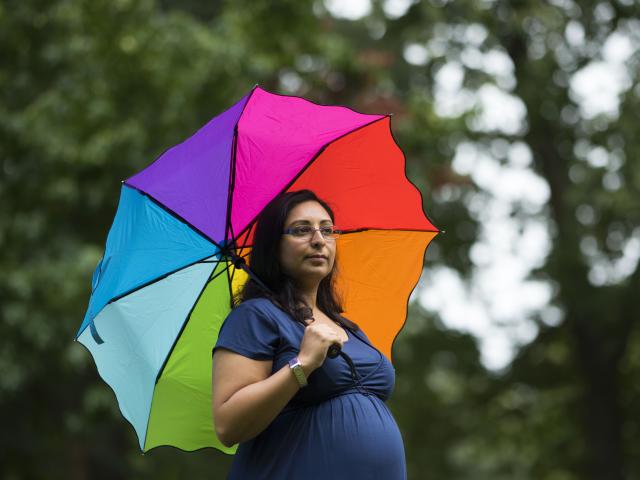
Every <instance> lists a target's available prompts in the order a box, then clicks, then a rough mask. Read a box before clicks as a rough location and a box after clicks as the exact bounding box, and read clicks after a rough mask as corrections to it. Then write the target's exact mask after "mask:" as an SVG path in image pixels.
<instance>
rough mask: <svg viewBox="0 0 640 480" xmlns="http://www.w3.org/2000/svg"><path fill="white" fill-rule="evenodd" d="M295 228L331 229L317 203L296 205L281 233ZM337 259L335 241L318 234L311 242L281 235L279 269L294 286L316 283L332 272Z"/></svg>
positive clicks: (329, 219) (314, 235) (309, 239)
mask: <svg viewBox="0 0 640 480" xmlns="http://www.w3.org/2000/svg"><path fill="white" fill-rule="evenodd" d="M298 225H309V226H311V227H313V228H319V227H321V226H326V225H333V222H332V221H331V217H330V216H329V213H328V212H327V211H326V210H325V209H324V208H323V207H322V205H320V204H319V203H318V202H316V201H313V200H309V201H306V202H302V203H299V204H298V205H296V206H295V207H294V208H293V209H292V210H291V211H290V212H289V215H288V216H287V219H286V220H285V222H284V229H285V230H286V229H287V228H291V227H295V226H298ZM335 258H336V240H335V239H331V238H324V237H323V236H322V234H321V233H320V232H319V231H315V232H313V236H312V237H311V238H296V237H294V236H293V235H282V239H281V240H280V265H281V266H282V270H283V271H284V273H285V274H286V275H288V276H289V277H291V278H292V279H293V280H294V281H295V282H296V283H303V284H305V283H313V282H316V283H319V282H320V280H322V279H323V278H324V277H326V276H327V275H328V274H329V272H331V269H332V268H333V262H334V261H335Z"/></svg>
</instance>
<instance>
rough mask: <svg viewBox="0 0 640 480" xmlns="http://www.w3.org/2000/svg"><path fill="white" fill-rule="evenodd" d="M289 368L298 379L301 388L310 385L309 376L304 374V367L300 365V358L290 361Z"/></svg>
mask: <svg viewBox="0 0 640 480" xmlns="http://www.w3.org/2000/svg"><path fill="white" fill-rule="evenodd" d="M289 368H290V369H291V371H292V372H293V375H294V376H295V377H296V380H297V381H298V385H300V387H306V386H307V385H308V382H307V376H306V375H305V374H304V370H302V365H300V361H299V360H298V357H293V358H292V359H291V360H289Z"/></svg>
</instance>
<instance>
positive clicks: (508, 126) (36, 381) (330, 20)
mask: <svg viewBox="0 0 640 480" xmlns="http://www.w3.org/2000/svg"><path fill="white" fill-rule="evenodd" d="M638 13H639V8H638V4H637V2H635V0H610V1H606V0H605V1H588V0H581V1H575V0H546V1H534V0H517V1H515V0H514V1H504V0H474V1H472V0H466V1H464V0H462V1H459V0H449V1H448V0H421V1H420V0H348V1H347V0H343V1H340V0H324V1H322V0H277V1H275V0H274V1H267V0H252V1H248V0H235V1H230V0H229V1H212V0H210V1H198V0H182V1H178V0H141V1H134V0H110V1H104V0H47V1H44V0H43V1H38V0H30V1H24V0H21V1H18V0H6V1H4V2H2V3H1V4H0V65H1V69H0V92H1V93H0V95H1V96H2V101H1V102H0V175H1V177H0V178H1V181H0V195H1V197H0V198H1V203H0V205H1V208H0V268H1V272H2V274H1V275H0V298H1V300H0V315H1V317H0V338H1V339H2V340H1V342H2V347H1V348H0V416H1V418H2V433H1V434H0V439H1V440H0V472H1V473H0V474H1V475H2V478H3V479H63V478H64V479H85V478H92V479H101V478H108V479H120V478H122V479H130V478H135V479H138V478H139V479H146V478H154V479H174V478H187V477H189V478H214V479H218V478H224V477H225V475H226V472H227V470H228V467H229V463H230V460H231V457H228V456H226V455H224V454H222V453H220V452H218V451H216V450H212V449H207V450H203V451H199V452H196V453H185V452H181V451H179V450H176V449H173V448H170V447H160V448H158V449H155V450H153V451H151V452H149V453H147V454H146V455H141V454H140V452H139V449H138V446H137V442H136V437H135V433H134V430H133V428H132V427H131V426H130V425H129V424H128V422H127V421H126V420H124V418H123V417H122V416H121V414H120V412H119V410H118V407H117V403H116V401H115V397H114V395H113V393H112V392H111V390H110V389H109V387H107V386H106V384H104V383H103V382H102V381H101V380H100V379H99V377H98V374H97V371H96V369H95V366H94V364H93V361H92V359H91V357H90V355H89V353H88V352H87V351H86V350H85V349H84V348H83V347H82V346H81V345H79V344H77V343H74V342H73V337H74V334H75V332H76V329H77V328H78V326H79V325H80V323H81V321H82V318H83V316H84V312H85V309H86V307H87V302H88V299H89V295H90V287H91V274H92V272H93V269H94V268H95V266H96V264H97V262H98V260H99V259H100V258H101V256H102V252H103V248H104V242H105V240H106V235H107V232H108V229H109V227H110V226H111V222H112V220H113V216H114V214H115V211H116V207H117V201H118V195H119V191H120V181H121V180H123V179H125V178H127V177H129V176H130V175H132V174H133V173H134V172H136V171H138V170H140V169H141V168H143V167H144V166H146V165H147V164H149V163H150V162H151V161H152V160H153V159H154V158H156V157H157V156H158V155H159V154H160V153H162V152H163V151H164V150H165V149H167V148H168V147H170V146H172V145H174V144H176V143H178V142H180V141H182V140H183V139H185V138H186V137H188V136H189V135H191V134H192V133H193V132H194V131H195V130H196V129H197V128H198V127H199V126H201V125H202V124H204V123H205V122H206V121H207V120H208V119H210V118H211V117H213V116H215V115H217V114H218V113H219V112H221V111H222V110H224V109H226V108H227V107H229V106H231V105H232V104H233V103H235V102H236V101H237V100H239V99H240V98H241V97H242V96H243V95H244V94H245V93H246V92H247V91H249V90H250V89H251V88H252V87H253V86H254V84H256V83H258V84H260V85H261V86H262V87H263V88H265V89H267V90H270V91H273V92H279V93H284V94H293V95H300V96H304V97H305V98H308V99H310V100H313V101H316V102H320V103H326V104H341V105H347V106H350V107H352V108H354V109H356V110H358V111H361V112H366V113H393V114H394V116H393V119H392V128H393V130H394V133H395V135H396V138H397V140H398V143H399V144H400V146H401V147H402V148H403V150H404V152H405V154H406V157H407V175H408V176H409V178H410V179H411V180H412V181H413V182H414V183H415V184H416V186H417V187H418V188H419V189H420V190H421V192H422V195H423V198H424V207H425V210H426V212H427V213H428V214H429V216H430V218H431V219H432V220H433V222H434V223H435V224H436V225H437V226H439V227H440V228H441V229H444V230H446V234H442V235H439V236H438V237H437V238H436V239H435V240H434V242H433V243H432V245H431V246H430V247H429V250H428V252H427V255H426V259H425V260H426V261H425V270H424V275H423V276H422V278H421V280H420V282H419V284H418V285H417V287H416V289H415V291H414V293H413V295H412V302H411V304H410V306H409V318H408V320H407V323H406V326H405V328H404V329H403V330H402V331H401V333H400V334H399V336H398V338H397V341H396V343H395V346H394V351H393V360H394V364H395V367H396V376H397V379H396V389H395V392H394V395H393V396H392V399H391V401H390V403H389V405H390V408H391V409H392V411H393V413H394V415H395V417H396V419H397V421H398V424H399V426H400V429H401V431H402V434H403V437H404V441H405V448H406V454H407V465H408V473H409V478H410V479H471V480H483V479H492V480H500V479H522V480H526V479H548V480H577V479H603V480H604V479H606V480H618V479H638V478H640V382H638V378H640V328H638V320H639V319H640V268H639V266H638V260H639V258H640V135H639V134H638V126H637V125H638V111H640V86H639V85H638V79H639V70H640V53H639V49H638V47H639V46H640V21H639V20H638Z"/></svg>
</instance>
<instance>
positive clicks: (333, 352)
mask: <svg viewBox="0 0 640 480" xmlns="http://www.w3.org/2000/svg"><path fill="white" fill-rule="evenodd" d="M341 351H342V349H341V348H340V345H339V344H337V343H334V344H333V345H331V346H330V347H329V350H327V357H329V358H336V357H337V356H338V355H340V352H341Z"/></svg>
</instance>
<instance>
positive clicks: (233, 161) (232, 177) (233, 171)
mask: <svg viewBox="0 0 640 480" xmlns="http://www.w3.org/2000/svg"><path fill="white" fill-rule="evenodd" d="M256 88H258V85H257V84H256V85H254V87H253V89H252V90H251V93H249V96H248V98H247V101H246V102H244V105H243V106H242V111H241V112H240V115H238V121H237V122H236V124H235V125H234V127H233V141H232V142H231V158H230V159H229V161H230V163H231V165H230V167H229V188H228V189H227V218H226V220H225V222H226V224H225V227H224V236H225V237H224V241H225V242H226V240H227V238H229V232H230V229H231V228H233V227H232V225H231V212H232V210H233V191H234V189H235V185H236V155H237V150H238V124H239V123H240V119H241V118H242V115H243V114H244V110H245V108H247V105H249V102H250V101H251V97H253V93H254V92H255V91H256ZM231 241H232V242H235V238H234V237H233V236H232V237H231Z"/></svg>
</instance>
